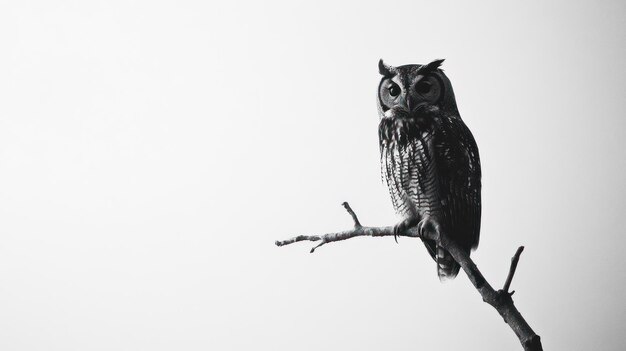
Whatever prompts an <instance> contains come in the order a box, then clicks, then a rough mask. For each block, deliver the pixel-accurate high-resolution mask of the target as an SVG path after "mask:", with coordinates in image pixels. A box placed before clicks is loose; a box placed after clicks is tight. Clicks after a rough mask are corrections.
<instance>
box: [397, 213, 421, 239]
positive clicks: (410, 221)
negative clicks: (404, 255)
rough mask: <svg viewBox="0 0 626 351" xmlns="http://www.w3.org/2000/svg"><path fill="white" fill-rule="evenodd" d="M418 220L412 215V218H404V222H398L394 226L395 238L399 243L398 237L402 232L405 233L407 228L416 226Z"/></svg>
mask: <svg viewBox="0 0 626 351" xmlns="http://www.w3.org/2000/svg"><path fill="white" fill-rule="evenodd" d="M416 222H417V219H416V218H413V217H411V218H407V219H405V220H403V221H402V222H400V223H398V224H396V225H395V226H394V227H393V238H394V240H395V241H396V243H398V237H399V236H400V234H402V233H404V232H405V231H406V230H407V229H409V228H411V227H412V226H414V225H415V224H416Z"/></svg>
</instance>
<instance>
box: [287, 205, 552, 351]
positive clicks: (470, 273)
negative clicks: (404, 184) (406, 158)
mask: <svg viewBox="0 0 626 351" xmlns="http://www.w3.org/2000/svg"><path fill="white" fill-rule="evenodd" d="M343 206H344V207H345V209H346V211H348V213H349V214H350V216H352V219H353V220H354V228H353V229H351V230H346V231H343V232H335V233H328V234H324V235H311V236H309V235H300V236H297V237H294V238H291V239H287V240H283V241H276V245H277V246H284V245H289V244H293V243H295V242H298V241H319V240H321V243H319V244H318V245H317V246H315V247H313V248H312V249H311V253H313V252H314V251H315V249H317V248H318V247H320V246H322V245H324V244H327V243H331V242H335V241H341V240H346V239H350V238H354V237H357V236H372V237H378V236H393V235H394V230H393V229H394V227H363V226H361V224H360V223H359V220H358V218H357V216H356V214H355V213H354V211H352V209H351V208H350V205H349V204H348V203H347V202H344V203H343ZM399 235H400V236H406V237H412V238H417V237H421V238H422V239H430V240H435V241H437V242H438V244H439V245H441V246H443V248H444V249H446V251H448V252H449V253H450V255H452V257H453V258H454V260H455V261H456V262H458V263H459V265H460V266H461V268H463V271H465V274H467V277H468V278H469V280H470V281H471V282H472V284H473V285H474V287H475V288H476V290H478V293H480V295H481V296H482V298H483V301H484V302H486V303H488V304H489V305H491V306H493V308H495V309H496V310H497V311H498V313H499V314H500V316H502V318H503V319H504V322H505V323H507V324H508V325H509V327H511V329H513V332H515V335H517V337H518V339H519V340H520V342H521V344H522V346H523V347H524V350H526V351H542V350H543V348H542V345H541V339H540V337H539V335H537V334H536V333H535V332H534V331H533V330H532V328H531V327H530V326H529V325H528V323H527V322H526V320H525V319H524V317H522V315H521V314H520V312H519V311H518V310H517V308H516V307H515V305H514V304H513V299H512V298H511V294H509V293H508V288H509V287H510V284H511V280H512V279H513V275H514V274H515V268H516V267H517V263H518V261H519V256H520V254H521V253H522V250H523V249H524V248H523V247H520V248H519V249H517V252H516V253H515V255H514V256H513V259H512V262H511V269H510V271H509V276H508V277H507V280H506V283H505V285H504V288H503V289H502V290H499V291H495V290H494V289H493V288H492V287H491V285H489V283H488V282H487V280H486V279H485V277H484V276H483V275H482V273H481V272H480V271H479V270H478V267H476V264H474V261H472V259H471V258H470V257H469V254H468V253H466V252H465V250H463V249H462V248H461V247H460V246H459V245H457V243H456V242H454V241H452V240H448V237H447V236H446V235H445V233H440V234H439V235H437V234H436V233H435V232H434V231H423V232H422V233H421V234H420V233H419V232H418V230H417V228H415V227H412V228H409V229H407V230H405V231H404V232H401V233H399Z"/></svg>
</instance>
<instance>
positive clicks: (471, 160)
mask: <svg viewBox="0 0 626 351" xmlns="http://www.w3.org/2000/svg"><path fill="white" fill-rule="evenodd" d="M442 120H443V121H442V123H441V128H438V130H437V132H436V135H435V141H434V142H435V155H436V164H437V173H438V179H439V192H440V197H441V200H442V210H443V211H442V212H443V216H442V217H443V218H442V222H443V223H442V224H443V225H444V228H445V230H446V231H447V234H448V235H449V237H450V238H452V239H453V240H455V241H456V242H457V243H458V244H460V245H461V246H462V247H463V248H465V249H467V251H468V252H469V251H470V249H475V248H476V247H477V246H478V241H479V238H480V213H481V199H480V189H481V170H480V158H479V156H478V146H477V145H476V141H475V140H474V136H473V135H472V133H471V132H470V130H469V129H468V128H467V126H466V125H465V123H463V121H462V120H461V119H460V118H459V117H449V118H443V119H442Z"/></svg>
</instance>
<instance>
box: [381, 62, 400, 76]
mask: <svg viewBox="0 0 626 351" xmlns="http://www.w3.org/2000/svg"><path fill="white" fill-rule="evenodd" d="M378 72H380V74H382V75H383V76H384V77H393V76H395V75H396V68H395V67H393V66H389V65H386V64H385V63H384V62H383V59H380V61H378Z"/></svg>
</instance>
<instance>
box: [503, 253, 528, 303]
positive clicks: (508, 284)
mask: <svg viewBox="0 0 626 351" xmlns="http://www.w3.org/2000/svg"><path fill="white" fill-rule="evenodd" d="M522 251H524V247H523V246H520V247H519V248H518V249H517V251H516V252H515V255H513V258H511V268H510V269H509V275H508V276H507V277H506V281H505V282H504V286H503V287H502V291H504V292H506V293H508V292H509V288H510V287H511V281H512V280H513V276H514V275H515V269H516V268H517V262H519V257H520V255H521V254H522ZM513 293H515V291H512V292H511V293H510V295H513Z"/></svg>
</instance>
